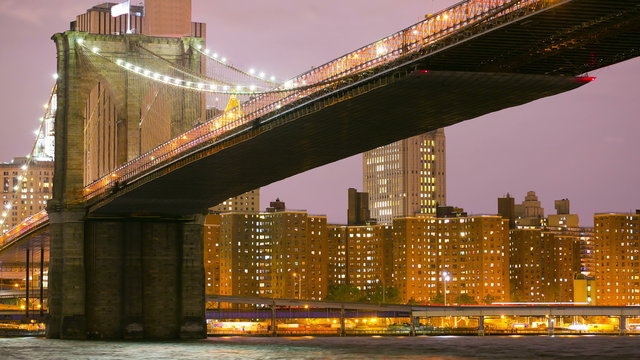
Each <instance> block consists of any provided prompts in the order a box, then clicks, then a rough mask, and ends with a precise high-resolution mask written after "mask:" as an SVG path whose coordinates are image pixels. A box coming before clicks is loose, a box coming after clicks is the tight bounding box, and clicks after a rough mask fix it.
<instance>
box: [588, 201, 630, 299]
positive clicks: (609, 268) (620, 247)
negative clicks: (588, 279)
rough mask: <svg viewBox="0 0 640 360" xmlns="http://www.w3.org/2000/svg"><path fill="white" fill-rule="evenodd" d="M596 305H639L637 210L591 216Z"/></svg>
mask: <svg viewBox="0 0 640 360" xmlns="http://www.w3.org/2000/svg"><path fill="white" fill-rule="evenodd" d="M593 224H594V233H595V239H594V241H593V251H594V272H593V276H594V277H595V281H596V304H597V305H640V211H636V213H626V214H625V213H609V214H596V215H595V216H594V217H593Z"/></svg>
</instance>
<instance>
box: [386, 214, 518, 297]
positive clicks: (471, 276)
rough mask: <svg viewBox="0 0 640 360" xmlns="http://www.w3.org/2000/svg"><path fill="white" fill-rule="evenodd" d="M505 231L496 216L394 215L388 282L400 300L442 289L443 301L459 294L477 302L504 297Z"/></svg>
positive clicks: (506, 273) (506, 282) (505, 224)
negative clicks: (389, 280)
mask: <svg viewBox="0 0 640 360" xmlns="http://www.w3.org/2000/svg"><path fill="white" fill-rule="evenodd" d="M508 231H509V223H508V220H506V219H503V218H502V217H501V216H470V217H454V218H433V217H406V218H397V219H395V220H394V222H393V262H394V272H393V277H394V278H393V284H394V286H395V287H396V288H398V290H399V292H400V296H401V297H402V299H403V301H404V302H407V301H410V300H414V301H417V302H429V301H431V299H433V298H436V297H437V296H438V295H439V294H443V295H444V294H445V293H446V296H447V303H449V304H450V303H455V302H456V301H457V299H459V298H460V297H461V296H464V295H466V296H468V298H470V299H473V300H474V301H476V302H477V303H485V302H487V303H488V302H495V301H508V300H509V266H508V264H509V260H508V256H509V255H508V254H509V235H508ZM445 278H447V279H448V280H445ZM445 287H446V290H445Z"/></svg>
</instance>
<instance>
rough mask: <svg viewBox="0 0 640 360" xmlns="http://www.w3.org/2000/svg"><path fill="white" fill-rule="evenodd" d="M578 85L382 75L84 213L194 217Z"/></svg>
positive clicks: (465, 75)
mask: <svg viewBox="0 0 640 360" xmlns="http://www.w3.org/2000/svg"><path fill="white" fill-rule="evenodd" d="M584 84H585V82H584V81H579V80H577V79H576V78H573V77H571V76H547V75H524V74H509V73H473V72H448V71H424V70H420V69H413V70H411V71H406V70H403V71H395V72H394V71H388V72H387V73H382V74H380V75H379V76H376V77H374V78H371V79H368V80H366V81H362V82H356V83H354V84H351V85H350V86H348V87H346V88H343V89H341V90H338V91H335V92H332V93H328V94H325V95H324V96H322V97H319V98H316V99H314V100H312V101H310V102H306V103H304V104H297V105H296V106H295V107H293V108H291V109H288V110H287V111H286V112H284V113H280V114H278V115H277V116H274V117H272V118H263V119H260V124H259V125H257V124H256V123H253V124H251V126H247V127H244V128H242V129H239V130H237V131H236V135H234V136H232V137H229V138H227V139H225V140H223V141H220V142H218V143H214V144H211V145H209V146H207V147H206V148H204V149H201V150H199V151H198V152H197V153H192V154H191V155H189V156H188V157H187V158H184V159H183V160H180V161H178V162H176V163H173V164H171V165H168V166H167V167H165V168H161V169H159V170H157V171H156V172H155V173H154V174H151V175H149V176H146V177H144V178H143V179H142V180H139V181H137V182H132V183H130V184H127V186H126V187H125V188H124V189H123V190H122V191H121V192H118V193H116V194H115V196H113V195H112V196H111V197H109V198H108V199H107V200H104V201H102V202H98V203H95V204H94V205H93V208H92V209H91V213H92V214H93V215H98V216H100V215H107V216H109V215H117V214H131V212H132V210H133V212H134V213H137V214H141V215H144V214H153V215H156V216H158V215H165V216H181V215H189V214H195V213H201V212H203V211H204V210H205V209H207V208H208V207H210V206H213V205H215V204H218V203H220V202H222V201H224V200H225V199H227V198H229V197H231V196H235V195H237V194H240V193H243V192H245V191H249V190H251V189H255V188H258V187H261V186H264V185H267V184H270V183H272V182H275V181H278V180H281V179H284V178H287V177H289V176H292V175H295V174H298V173H301V172H304V171H306V170H309V169H312V168H315V167H318V166H321V165H325V164H328V163H331V162H334V161H337V160H340V159H343V158H346V157H348V156H352V155H355V154H358V153H361V152H363V151H366V150H370V149H373V148H376V147H378V146H382V145H385V144H389V143H391V142H394V141H397V140H400V139H404V138H407V137H409V136H413V135H417V134H421V133H424V132H428V131H431V130H435V129H437V128H441V127H445V126H449V125H453V124H456V123H459V122H461V121H464V120H468V119H472V118H475V117H478V116H481V115H484V114H488V113H491V112H494V111H498V110H501V109H505V108H509V107H513V106H517V105H521V104H524V103H527V102H530V101H534V100H537V99H540V98H543V97H547V96H552V95H556V94H559V93H562V92H565V91H569V90H572V89H575V88H577V87H579V86H581V85H584ZM477 141H479V142H481V141H482V139H477ZM134 209H135V210H134Z"/></svg>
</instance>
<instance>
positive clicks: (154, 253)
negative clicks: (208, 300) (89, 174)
mask: <svg viewBox="0 0 640 360" xmlns="http://www.w3.org/2000/svg"><path fill="white" fill-rule="evenodd" d="M50 216H51V215H50ZM203 219H204V217H202V216H196V220H195V221H191V222H185V221H181V220H151V221H142V220H140V219H136V218H129V219H118V220H114V219H105V220H100V219H87V220H85V221H84V222H80V223H71V224H67V223H64V224H63V226H62V227H60V226H59V227H58V228H57V229H54V228H52V250H51V251H52V253H51V254H52V255H51V263H52V265H51V267H52V274H51V275H50V276H51V280H50V281H51V286H50V300H49V303H50V309H51V310H50V311H51V318H52V320H53V321H51V322H50V326H49V334H48V336H49V337H50V338H63V339H84V338H87V337H89V338H97V339H121V338H125V339H139V338H147V339H177V338H181V339H193V338H204V337H206V323H205V295H204V263H203V262H204V259H203V252H204V250H203V238H202V222H203ZM53 225H54V223H52V226H53ZM65 227H66V228H65ZM81 230H82V231H81ZM61 231H62V232H61ZM71 235H73V236H71ZM69 237H70V238H72V239H71V240H73V241H71V240H69V239H68V238H69ZM57 238H58V239H59V238H62V239H63V242H64V245H65V246H63V247H62V249H56V250H55V251H54V246H55V244H54V242H55V240H56V239H57ZM69 241H71V243H72V244H73V245H76V247H77V249H76V250H77V251H75V252H74V251H71V255H76V256H77V259H76V258H73V259H74V260H76V262H77V263H73V262H72V263H71V264H67V258H69V257H70V256H71V255H70V254H67V246H66V245H67V242H69ZM70 250H74V248H71V249H70ZM54 255H55V256H54ZM56 256H57V257H60V256H61V257H62V258H63V260H64V262H63V269H62V271H59V270H57V268H56V266H57V264H56V262H58V261H59V260H58V259H57V258H56ZM71 265H75V266H74V268H73V271H67V268H68V267H70V266H71ZM58 267H59V266H58ZM60 282H62V284H63V287H62V291H59V290H58V289H59V288H58V287H57V286H54V284H59V283H60ZM64 285H67V286H64ZM80 290H81V291H80ZM60 311H62V312H60ZM57 319H61V320H57Z"/></svg>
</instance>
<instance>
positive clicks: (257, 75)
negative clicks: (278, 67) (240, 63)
mask: <svg viewBox="0 0 640 360" xmlns="http://www.w3.org/2000/svg"><path fill="white" fill-rule="evenodd" d="M195 50H196V51H197V52H198V53H200V54H201V55H204V56H205V57H207V58H208V59H210V60H213V61H216V62H218V63H220V64H222V65H224V66H226V67H228V68H230V69H233V70H234V71H237V72H239V73H241V74H243V75H246V76H249V77H252V78H254V79H256V80H260V81H264V82H268V83H270V84H272V85H280V84H278V83H276V77H275V76H274V75H271V76H269V78H268V79H267V74H266V73H265V72H264V71H257V70H255V69H253V68H251V69H249V71H248V72H245V71H243V70H241V69H239V68H236V67H235V66H231V65H229V64H227V58H225V57H220V56H219V55H218V53H216V52H212V51H211V50H209V49H204V50H203V49H202V45H196V46H195Z"/></svg>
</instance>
